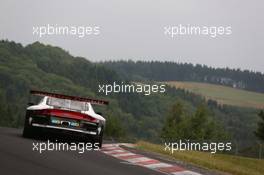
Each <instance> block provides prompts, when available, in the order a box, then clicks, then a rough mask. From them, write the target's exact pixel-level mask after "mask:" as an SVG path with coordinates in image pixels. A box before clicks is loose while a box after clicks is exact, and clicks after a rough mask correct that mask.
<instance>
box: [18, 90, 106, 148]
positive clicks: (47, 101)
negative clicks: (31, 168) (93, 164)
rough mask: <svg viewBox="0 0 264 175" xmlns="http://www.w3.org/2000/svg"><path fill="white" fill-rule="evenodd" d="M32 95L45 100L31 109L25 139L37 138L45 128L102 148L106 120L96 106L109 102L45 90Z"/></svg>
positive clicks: (26, 119)
mask: <svg viewBox="0 0 264 175" xmlns="http://www.w3.org/2000/svg"><path fill="white" fill-rule="evenodd" d="M30 93H31V94H32V95H35V96H41V100H40V102H39V103H38V104H36V105H35V104H29V105H30V106H29V107H28V108H27V111H26V117H25V125H24V130H23V136H24V137H29V138H30V137H34V136H36V133H38V132H37V131H39V130H43V129H45V130H52V131H62V132H64V133H69V134H78V135H82V136H84V137H85V138H87V141H88V140H89V141H91V142H93V143H98V146H99V147H101V145H102V140H103V132H104V127H105V118H104V117H102V115H100V114H98V113H96V112H95V111H94V110H93V107H92V104H98V105H108V101H105V100H97V99H89V98H83V97H75V96H68V95H62V94H56V93H49V92H43V91H33V90H32V91H30Z"/></svg>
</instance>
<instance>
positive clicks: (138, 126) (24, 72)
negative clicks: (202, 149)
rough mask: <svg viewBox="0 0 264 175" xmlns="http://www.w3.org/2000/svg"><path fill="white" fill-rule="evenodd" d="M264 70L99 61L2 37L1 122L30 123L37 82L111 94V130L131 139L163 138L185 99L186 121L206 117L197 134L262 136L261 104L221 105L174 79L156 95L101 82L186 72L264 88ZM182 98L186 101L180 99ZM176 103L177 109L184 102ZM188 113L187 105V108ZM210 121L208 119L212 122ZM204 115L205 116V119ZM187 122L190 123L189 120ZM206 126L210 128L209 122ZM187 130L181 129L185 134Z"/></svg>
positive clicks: (191, 77)
mask: <svg viewBox="0 0 264 175" xmlns="http://www.w3.org/2000/svg"><path fill="white" fill-rule="evenodd" d="M263 77H264V76H263V74H261V73H258V72H250V71H246V70H245V71H242V70H232V69H228V68H226V69H214V68H210V67H207V66H201V65H192V64H178V63H172V62H163V63H162V62H133V61H117V62H91V61H89V59H87V58H83V57H74V56H71V55H70V53H69V52H67V51H65V50H63V49H61V48H59V47H54V46H50V45H44V44H41V43H39V42H35V43H33V44H29V45H27V46H23V45H21V44H19V43H15V42H13V41H7V40H2V41H0V82H1V83H0V106H1V108H0V125H1V126H5V127H18V128H21V127H23V122H24V115H25V109H26V107H27V102H28V98H29V90H31V89H37V90H44V91H50V92H57V93H63V94H67V95H76V96H83V97H95V98H99V99H106V100H109V101H110V105H109V106H108V107H107V108H101V107H96V110H97V111H100V112H102V113H103V114H104V116H105V117H106V120H107V125H106V135H107V137H111V138H115V139H123V140H127V141H135V140H141V139H143V140H148V141H151V142H156V143H159V142H162V140H163V139H164V133H166V132H168V133H171V131H168V124H167V123H168V121H169V120H170V118H171V115H170V114H172V112H171V110H173V109H174V107H175V105H176V106H177V105H178V107H177V108H178V109H179V110H180V111H184V114H182V115H180V119H181V120H182V121H183V122H182V124H181V125H179V126H178V127H180V128H183V129H181V130H182V131H185V132H186V133H183V135H184V136H186V137H187V136H188V135H189V134H188V130H190V129H189V127H187V126H194V125H196V124H199V125H198V128H197V131H201V132H200V135H199V134H197V135H191V136H190V137H192V138H193V139H207V140H211V139H213V140H223V139H229V140H233V141H242V142H243V144H244V145H247V144H248V143H253V142H252V140H253V141H256V140H257V138H256V137H255V135H254V131H255V130H256V128H257V122H258V116H257V114H258V112H259V110H258V109H254V108H242V107H236V106H228V105H218V104H217V102H216V101H213V100H206V99H205V98H204V97H202V96H199V95H196V94H193V93H191V92H187V91H185V90H183V89H176V88H173V87H169V86H167V87H166V93H156V94H151V95H149V96H144V95H143V94H137V93H116V94H110V95H108V96H105V95H104V94H100V93H99V92H98V86H99V85H100V84H107V83H108V84H112V83H113V82H126V83H132V82H136V81H137V82H148V83H153V84H155V83H156V81H166V80H182V81H200V82H204V81H206V82H209V83H214V84H222V85H226V86H232V87H233V86H234V84H236V85H237V88H243V89H248V90H252V91H257V92H263V90H264V79H263ZM179 106H180V107H179ZM177 108H176V109H177ZM180 113H182V112H180ZM204 121H205V122H204ZM203 122H204V124H202V123H203ZM184 126H185V128H184ZM201 128H204V129H205V130H201ZM208 132H211V134H208ZM181 134H182V133H178V135H179V136H181Z"/></svg>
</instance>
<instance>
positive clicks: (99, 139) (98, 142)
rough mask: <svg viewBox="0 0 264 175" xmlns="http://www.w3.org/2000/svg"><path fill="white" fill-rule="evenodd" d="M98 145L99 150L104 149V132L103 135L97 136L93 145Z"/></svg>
mask: <svg viewBox="0 0 264 175" xmlns="http://www.w3.org/2000/svg"><path fill="white" fill-rule="evenodd" d="M95 144H96V145H97V146H98V147H99V148H101V147H102V144H103V130H102V131H101V133H100V134H99V135H98V136H95V137H94V139H93V145H95Z"/></svg>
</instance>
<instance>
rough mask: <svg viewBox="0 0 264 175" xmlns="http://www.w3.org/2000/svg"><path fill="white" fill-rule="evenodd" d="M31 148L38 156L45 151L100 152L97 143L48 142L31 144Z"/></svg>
mask: <svg viewBox="0 0 264 175" xmlns="http://www.w3.org/2000/svg"><path fill="white" fill-rule="evenodd" d="M32 146H33V147H32V150H33V151H36V152H38V153H40V154H41V153H43V152H45V151H77V152H78V153H80V154H82V153H84V152H85V151H92V150H95V151H98V150H100V148H99V143H84V142H78V143H74V142H71V143H64V142H57V140H56V141H55V142H51V141H49V140H48V141H47V142H33V143H32Z"/></svg>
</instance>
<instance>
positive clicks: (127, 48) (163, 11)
mask: <svg viewBox="0 0 264 175" xmlns="http://www.w3.org/2000/svg"><path fill="white" fill-rule="evenodd" d="M263 18H264V2H263V1H262V0H245V1H243V2H242V1H241V0H199V1H198V0H170V1H169V0H105V1H102V0H95V1H90V0H74V1H71V2H69V1H65V0H45V1H40V0H27V1H21V0H6V1H4V0H1V2H0V38H1V39H9V40H14V41H16V42H20V43H23V45H26V44H29V43H32V42H35V41H40V42H42V43H46V44H51V45H55V46H59V47H62V48H64V49H65V50H67V51H69V52H70V53H71V54H72V55H74V56H83V57H85V58H88V59H89V60H92V61H98V60H110V59H111V60H114V59H133V60H169V61H177V62H191V63H200V64H206V65H209V66H214V67H227V66H228V67H231V68H242V69H250V70H257V71H261V72H264V58H263V52H264V44H263V41H264V19H263ZM47 24H51V25H68V26H75V25H80V26H100V35H98V36H86V37H84V38H78V37H76V36H58V35H56V36H54V35H52V36H44V37H42V38H39V37H38V36H36V35H33V26H42V25H47ZM179 24H183V25H188V24H189V25H193V26H231V27H232V34H231V35H229V36H222V37H217V38H211V37H208V36H181V37H174V38H173V39H172V38H169V37H168V36H166V35H164V26H169V25H170V26H176V25H179Z"/></svg>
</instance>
